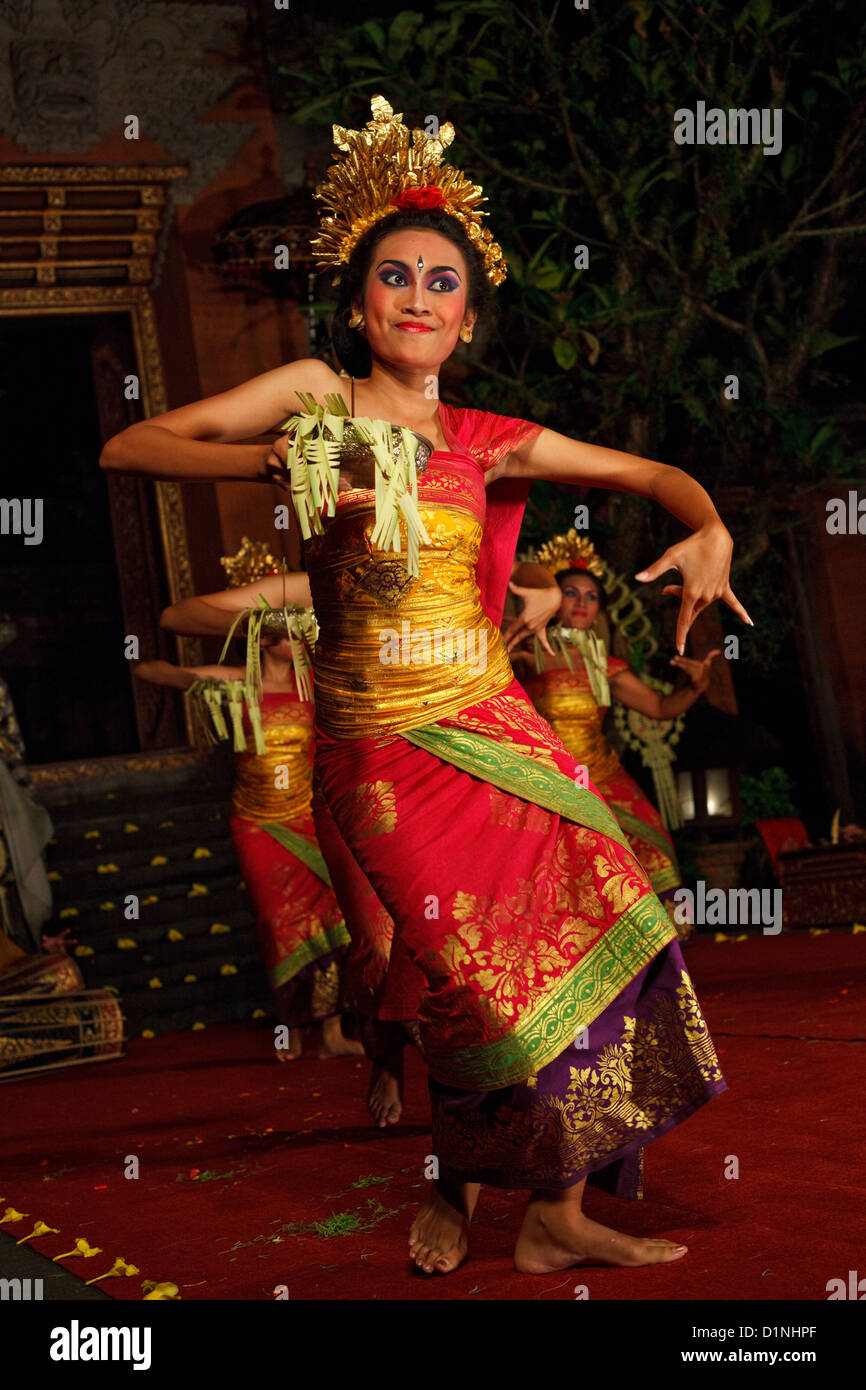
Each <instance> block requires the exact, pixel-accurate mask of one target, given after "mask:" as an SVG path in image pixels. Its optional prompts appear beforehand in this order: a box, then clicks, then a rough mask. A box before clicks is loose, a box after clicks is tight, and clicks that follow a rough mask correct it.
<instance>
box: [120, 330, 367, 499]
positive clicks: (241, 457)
mask: <svg viewBox="0 0 866 1390" xmlns="http://www.w3.org/2000/svg"><path fill="white" fill-rule="evenodd" d="M342 388H343V382H342V380H341V378H340V377H339V376H338V375H337V373H336V372H334V371H332V369H331V368H330V367H329V366H328V365H327V363H326V362H320V361H319V360H318V359H317V358H314V357H306V358H302V359H301V360H300V361H298V362H290V363H288V364H287V365H286V366H283V367H276V368H274V370H273V371H270V372H263V373H262V375H261V376H257V377H253V378H252V380H251V381H245V382H243V384H242V385H240V386H234V387H232V389H231V390H230V391H221V392H220V394H219V395H217V396H207V397H205V399H204V400H201V401H192V402H191V403H190V404H189V405H182V406H179V407H178V409H177V410H167V411H165V412H164V413H163V414H162V415H154V416H152V418H151V419H149V420H139V421H138V422H137V423H136V424H134V425H128V426H127V428H126V429H125V430H121V431H120V433H119V434H115V435H114V436H113V437H112V438H111V439H109V440H108V442H107V443H106V445H105V447H104V448H103V450H102V453H101V454H100V456H99V464H100V467H101V468H104V469H107V470H108V471H109V472H112V471H114V472H121V473H141V474H145V475H146V476H147V477H149V478H162V479H172V478H205V479H208V478H209V479H224V480H229V481H242V482H262V483H268V482H270V483H273V482H278V483H282V484H286V483H287V481H288V480H287V475H286V472H285V467H284V465H283V463H282V462H281V461H280V459H278V458H276V457H273V458H272V457H271V444H270V443H267V444H239V443H236V442H235V441H237V440H244V439H254V438H255V437H256V436H257V435H262V434H274V435H277V434H278V433H279V429H280V426H281V425H282V424H283V422H284V421H285V420H287V419H288V417H289V416H290V415H292V414H295V413H297V412H298V411H301V410H302V409H303V406H302V404H301V402H300V400H299V399H298V395H297V393H298V391H309V392H311V393H312V394H313V395H314V396H315V397H316V398H317V400H322V399H323V396H324V394H325V392H327V391H339V390H341V389H342Z"/></svg>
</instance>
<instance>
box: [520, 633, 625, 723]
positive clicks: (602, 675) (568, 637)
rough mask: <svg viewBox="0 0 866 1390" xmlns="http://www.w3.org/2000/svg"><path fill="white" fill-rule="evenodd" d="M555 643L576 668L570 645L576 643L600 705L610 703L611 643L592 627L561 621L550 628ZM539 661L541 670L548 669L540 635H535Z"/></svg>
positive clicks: (536, 657)
mask: <svg viewBox="0 0 866 1390" xmlns="http://www.w3.org/2000/svg"><path fill="white" fill-rule="evenodd" d="M547 636H548V640H549V642H550V645H551V647H552V648H553V650H554V651H555V652H558V653H559V655H560V656H561V657H562V658H563V660H564V661H565V664H566V666H567V667H568V669H569V671H573V670H574V667H573V666H572V664H571V660H572V658H571V652H570V651H569V647H572V648H573V647H576V648H577V650H578V651H579V652H580V655H581V656H582V657H583V664H584V666H585V667H586V674H587V676H588V677H589V684H590V688H591V690H592V694H593V698H594V700H595V703H596V704H597V705H600V706H607V705H609V704H610V683H609V681H608V678H607V647H606V646H605V645H604V642H603V641H602V639H601V638H600V637H599V635H598V633H596V632H591V631H590V630H589V629H588V628H579V627H563V626H562V625H561V624H559V623H557V624H556V626H554V627H549V628H548V629H547ZM533 645H534V649H535V661H536V665H537V667H538V670H539V671H543V670H544V650H543V648H542V645H541V643H540V642H539V640H538V638H537V637H535V638H534V639H533Z"/></svg>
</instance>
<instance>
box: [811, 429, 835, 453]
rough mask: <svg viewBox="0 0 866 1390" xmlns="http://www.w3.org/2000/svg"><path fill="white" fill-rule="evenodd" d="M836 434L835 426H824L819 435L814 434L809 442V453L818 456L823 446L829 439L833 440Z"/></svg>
mask: <svg viewBox="0 0 866 1390" xmlns="http://www.w3.org/2000/svg"><path fill="white" fill-rule="evenodd" d="M835 433H836V427H835V425H822V426H821V428H820V429H819V430H818V433H817V434H814V435H813V436H812V438H811V439H810V440H809V453H810V454H813V455H814V454H817V453H818V452H819V451H820V449H821V447H822V445H824V444H826V443H827V440H828V439H832V438H833V436H834V434H835Z"/></svg>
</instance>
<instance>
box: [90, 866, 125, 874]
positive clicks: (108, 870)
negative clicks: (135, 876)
mask: <svg viewBox="0 0 866 1390" xmlns="http://www.w3.org/2000/svg"><path fill="white" fill-rule="evenodd" d="M96 872H97V873H98V874H118V873H120V870H119V869H118V867H117V865H116V864H97V866H96Z"/></svg>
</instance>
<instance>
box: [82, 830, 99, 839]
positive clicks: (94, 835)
mask: <svg viewBox="0 0 866 1390" xmlns="http://www.w3.org/2000/svg"><path fill="white" fill-rule="evenodd" d="M84 838H85V840H98V839H99V831H98V830H85V832H84Z"/></svg>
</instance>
